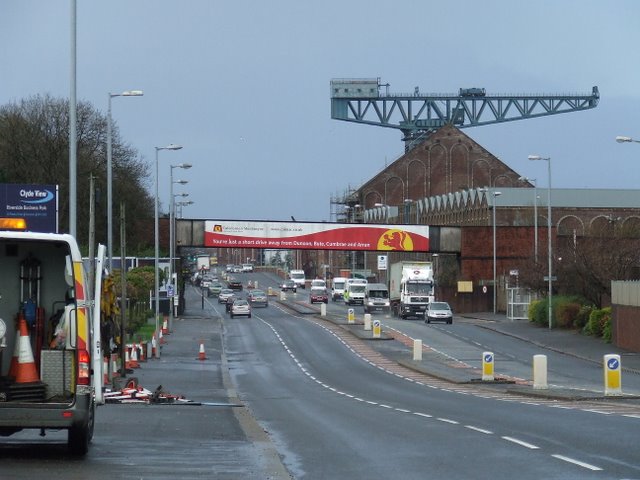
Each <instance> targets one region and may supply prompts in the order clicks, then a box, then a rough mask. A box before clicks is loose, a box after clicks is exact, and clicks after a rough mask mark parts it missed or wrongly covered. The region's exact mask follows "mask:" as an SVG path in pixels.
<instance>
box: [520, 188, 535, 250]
mask: <svg viewBox="0 0 640 480" xmlns="http://www.w3.org/2000/svg"><path fill="white" fill-rule="evenodd" d="M519 180H520V181H522V182H531V183H533V238H534V240H533V256H534V258H535V261H536V263H538V180H537V179H535V178H527V177H520V178H519Z"/></svg>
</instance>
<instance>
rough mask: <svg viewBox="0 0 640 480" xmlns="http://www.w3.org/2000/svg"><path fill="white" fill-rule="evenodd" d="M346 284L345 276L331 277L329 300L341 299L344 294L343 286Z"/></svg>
mask: <svg viewBox="0 0 640 480" xmlns="http://www.w3.org/2000/svg"><path fill="white" fill-rule="evenodd" d="M346 284H347V279H346V278H345V277H333V280H332V281H331V300H332V301H334V302H335V301H337V300H342V299H343V295H344V286H345V285H346Z"/></svg>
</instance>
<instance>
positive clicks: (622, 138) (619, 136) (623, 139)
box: [616, 135, 640, 143]
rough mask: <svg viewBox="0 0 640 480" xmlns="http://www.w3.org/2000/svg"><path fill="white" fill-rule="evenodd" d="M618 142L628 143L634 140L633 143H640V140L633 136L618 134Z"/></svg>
mask: <svg viewBox="0 0 640 480" xmlns="http://www.w3.org/2000/svg"><path fill="white" fill-rule="evenodd" d="M616 142H618V143H628V142H632V143H640V140H635V139H633V138H631V137H623V136H621V135H618V136H617V137H616Z"/></svg>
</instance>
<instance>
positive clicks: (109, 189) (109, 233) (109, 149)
mask: <svg viewBox="0 0 640 480" xmlns="http://www.w3.org/2000/svg"><path fill="white" fill-rule="evenodd" d="M142 95H144V93H143V92H142V90H127V91H124V92H122V93H109V96H108V98H109V108H108V109H107V247H108V252H107V254H108V255H109V262H108V265H109V273H111V272H112V271H113V166H112V146H111V144H112V137H113V134H112V131H111V128H112V127H111V123H112V119H111V99H112V98H113V97H141V96H142Z"/></svg>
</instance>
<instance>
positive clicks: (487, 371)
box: [482, 352, 494, 382]
mask: <svg viewBox="0 0 640 480" xmlns="http://www.w3.org/2000/svg"><path fill="white" fill-rule="evenodd" d="M493 363H494V358H493V352H483V353H482V380H483V381H485V382H490V381H493V380H494V377H493Z"/></svg>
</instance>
